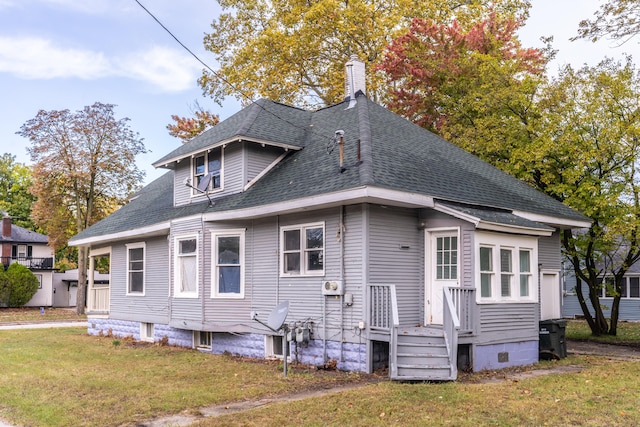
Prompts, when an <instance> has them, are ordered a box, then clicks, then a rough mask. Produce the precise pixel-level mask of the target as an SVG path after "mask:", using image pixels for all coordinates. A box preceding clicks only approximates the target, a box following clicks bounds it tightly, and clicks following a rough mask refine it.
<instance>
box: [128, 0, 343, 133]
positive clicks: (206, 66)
mask: <svg viewBox="0 0 640 427" xmlns="http://www.w3.org/2000/svg"><path fill="white" fill-rule="evenodd" d="M134 1H135V2H136V3H137V4H138V6H140V7H141V8H142V9H143V10H144V11H145V12H147V14H148V15H149V16H151V18H153V20H154V21H156V22H157V23H158V25H160V26H161V27H162V29H164V30H165V31H166V32H167V33H168V34H169V35H170V36H171V37H172V38H173V39H174V40H175V41H176V42H177V43H178V44H179V45H180V46H181V47H182V48H183V49H184V50H186V51H187V52H189V54H190V55H191V56H193V57H194V58H195V59H196V61H198V62H199V63H200V64H202V66H203V67H205V68H206V69H207V70H209V71H210V72H211V73H212V74H213V75H214V76H215V77H216V78H218V79H219V80H220V81H222V82H223V83H225V84H226V85H227V86H229V87H230V88H231V90H232V91H234V92H236V93H238V94H240V96H241V97H242V98H245V99H246V100H248V101H249V105H250V104H256V105H257V106H258V107H260V108H262V109H263V110H264V111H265V112H267V113H269V114H271V115H272V116H274V117H275V118H277V119H279V120H282V121H283V122H285V123H287V124H289V125H291V126H293V127H296V128H298V129H301V130H303V131H305V132H306V131H309V132H310V133H311V134H314V135H316V136H318V137H320V138H323V139H324V138H327V139H332V138H333V136H331V137H327V136H326V135H320V134H318V133H315V132H313V131H312V130H310V129H309V128H307V127H302V126H299V125H297V124H296V123H292V122H290V121H289V120H287V119H285V118H283V117H280V116H279V115H278V114H276V113H274V112H273V111H270V110H269V109H268V108H266V107H265V106H264V105H260V104H258V103H257V102H255V101H254V100H253V99H252V98H251V97H250V96H248V95H247V94H245V93H244V92H242V91H241V90H239V89H237V88H236V87H235V86H234V85H233V84H232V83H231V82H230V81H228V80H227V79H226V78H224V76H222V75H221V74H219V73H218V72H216V71H215V70H213V68H211V67H210V66H209V65H208V64H207V63H206V62H204V61H203V60H202V59H200V57H198V55H196V54H195V53H194V52H193V51H192V50H191V49H189V48H188V47H187V46H186V45H185V44H184V43H182V42H181V41H180V39H178V37H176V36H175V35H174V34H173V33H172V32H171V30H169V29H168V28H167V27H166V26H165V25H164V24H163V23H162V22H161V21H160V20H159V19H158V18H156V16H155V15H154V14H153V13H151V11H150V10H149V9H147V8H146V7H145V6H144V5H143V4H142V3H140V0H134Z"/></svg>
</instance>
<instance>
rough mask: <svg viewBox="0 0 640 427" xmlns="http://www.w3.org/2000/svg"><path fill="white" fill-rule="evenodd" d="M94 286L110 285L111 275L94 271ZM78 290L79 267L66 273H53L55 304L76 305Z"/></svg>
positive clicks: (59, 305) (62, 305)
mask: <svg viewBox="0 0 640 427" xmlns="http://www.w3.org/2000/svg"><path fill="white" fill-rule="evenodd" d="M93 274H94V280H93V286H94V288H97V287H99V286H104V287H108V286H109V275H108V274H106V273H99V272H97V271H94V272H93ZM77 292H78V269H77V268H76V269H73V270H67V271H65V272H64V273H58V272H56V273H53V306H54V307H75V306H76V301H77V300H76V295H77Z"/></svg>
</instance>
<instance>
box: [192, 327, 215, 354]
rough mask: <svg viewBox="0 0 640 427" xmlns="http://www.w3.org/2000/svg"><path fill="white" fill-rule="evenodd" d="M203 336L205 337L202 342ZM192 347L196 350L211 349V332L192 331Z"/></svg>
mask: <svg viewBox="0 0 640 427" xmlns="http://www.w3.org/2000/svg"><path fill="white" fill-rule="evenodd" d="M203 336H204V337H207V338H206V339H205V340H204V341H205V343H204V344H203V343H202V341H203V340H202V338H203ZM207 343H208V344H207ZM193 347H194V348H196V349H198V350H211V349H212V348H213V332H207V331H193Z"/></svg>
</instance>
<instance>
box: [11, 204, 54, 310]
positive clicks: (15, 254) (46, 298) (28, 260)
mask: <svg viewBox="0 0 640 427" xmlns="http://www.w3.org/2000/svg"><path fill="white" fill-rule="evenodd" d="M48 242H49V239H48V237H47V236H45V235H43V234H40V233H36V232H35V231H31V230H27V229H26V228H22V227H19V226H17V225H15V224H13V223H12V221H11V217H10V216H9V215H5V216H4V217H3V218H2V234H1V235H0V243H1V244H2V256H1V258H0V259H1V260H2V264H3V265H4V268H5V269H7V267H9V265H10V264H13V263H14V262H17V263H20V264H22V265H24V266H25V267H27V268H29V269H30V270H31V271H32V272H33V274H35V275H36V277H37V278H38V280H39V281H40V285H39V287H38V291H37V292H36V294H35V295H34V296H33V298H31V299H30V300H29V302H28V303H27V304H25V306H26V307H39V306H45V307H50V306H52V305H53V264H54V262H53V261H54V254H53V249H51V248H50V247H49V245H48Z"/></svg>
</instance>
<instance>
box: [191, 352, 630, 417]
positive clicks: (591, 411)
mask: <svg viewBox="0 0 640 427" xmlns="http://www.w3.org/2000/svg"><path fill="white" fill-rule="evenodd" d="M580 363H583V364H585V365H589V367H588V368H585V369H584V370H583V371H582V372H580V373H576V374H557V375H546V376H540V377H537V378H532V379H527V380H521V381H502V382H497V383H480V384H469V383H459V382H455V383H440V384H402V383H396V382H382V383H379V384H377V385H369V386H367V387H365V388H362V389H357V390H352V391H348V392H343V393H340V394H336V395H330V396H326V397H324V398H322V399H321V400H315V401H311V400H303V401H298V402H293V403H279V404H276V405H273V406H271V407H267V408H261V409H256V410H252V411H250V412H245V413H241V414H233V415H226V416H223V417H219V418H217V419H206V420H202V421H200V422H199V423H197V424H196V425H197V426H199V427H205V426H214V425H215V426H230V425H233V426H277V425H305V426H342V425H350V426H378V425H379V426H383V425H384V426H389V425H390V426H423V425H437V426H441V425H452V426H478V425H481V426H486V425H492V426H557V425H572V426H573V425H580V426H601V425H608V426H626V425H638V424H639V423H640V410H639V409H638V405H637V396H638V393H640V383H639V382H638V381H637V376H638V375H639V374H640V364H638V363H637V362H634V363H631V362H628V363H614V364H611V363H607V362H606V361H605V360H602V359H597V358H591V359H589V360H587V359H580Z"/></svg>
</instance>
